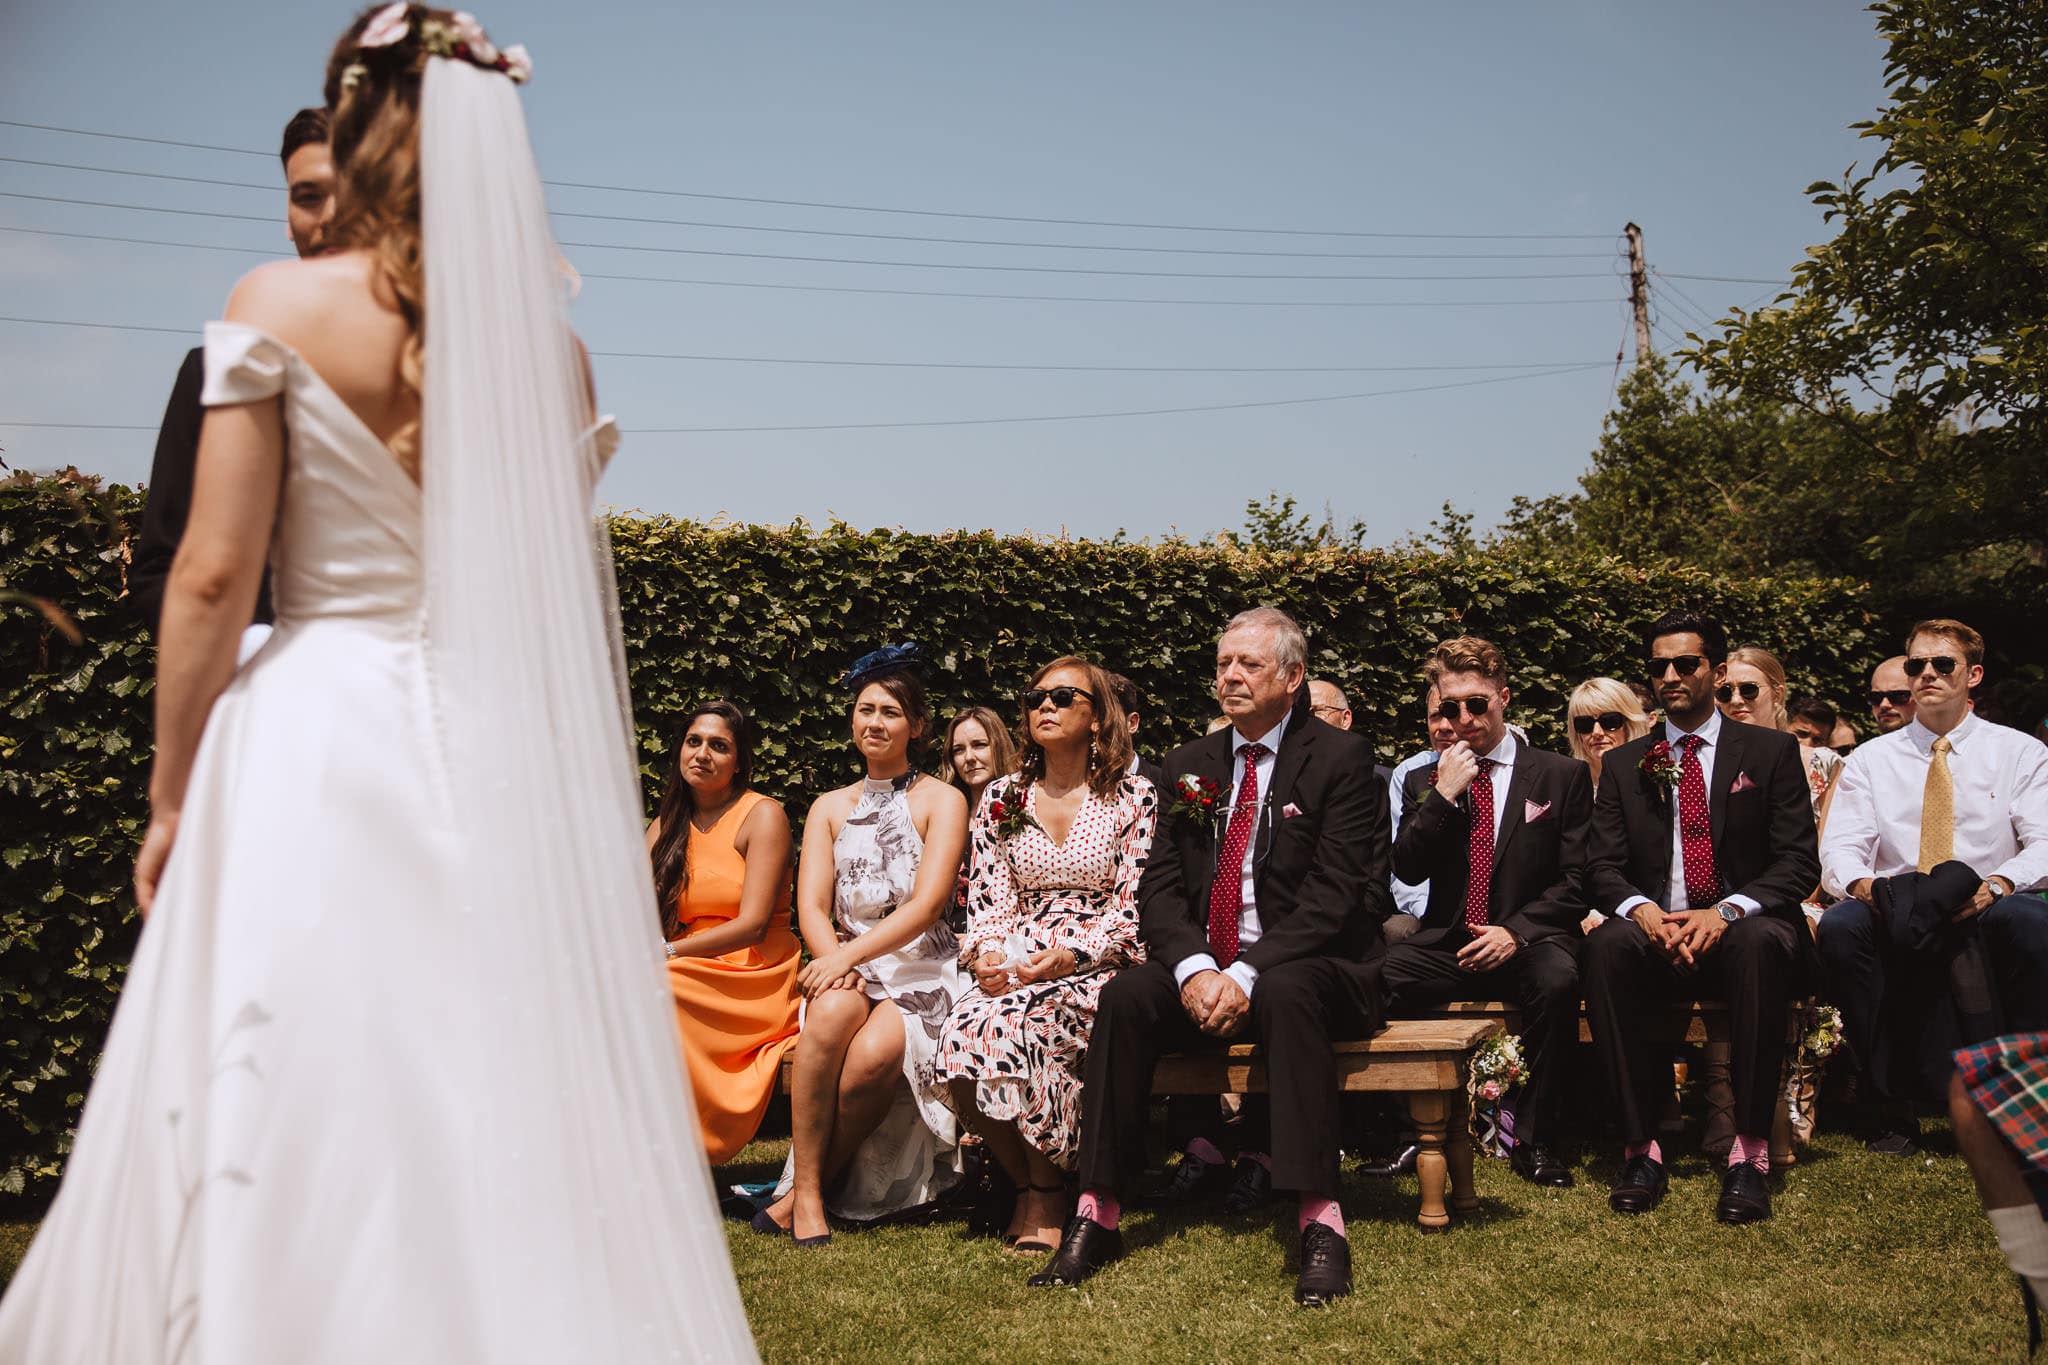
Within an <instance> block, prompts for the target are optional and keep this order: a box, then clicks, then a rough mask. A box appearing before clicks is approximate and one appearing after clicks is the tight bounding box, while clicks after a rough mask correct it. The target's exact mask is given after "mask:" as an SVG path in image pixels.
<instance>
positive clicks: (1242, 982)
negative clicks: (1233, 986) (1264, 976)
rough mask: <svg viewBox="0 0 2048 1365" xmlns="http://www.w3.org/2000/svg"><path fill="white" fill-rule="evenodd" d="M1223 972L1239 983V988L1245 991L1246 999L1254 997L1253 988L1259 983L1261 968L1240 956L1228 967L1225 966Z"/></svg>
mask: <svg viewBox="0 0 2048 1365" xmlns="http://www.w3.org/2000/svg"><path fill="white" fill-rule="evenodd" d="M1223 974H1224V975H1225V976H1227V977H1229V978H1230V979H1231V980H1232V981H1235V982H1236V983H1237V988H1238V989H1239V990H1241V991H1243V992H1244V998H1245V999H1247V1000H1249V999H1251V998H1252V988H1253V987H1254V986H1257V985H1258V984H1259V969H1258V968H1257V967H1254V966H1252V964H1251V963H1249V962H1246V961H1245V960H1244V959H1243V958H1239V959H1238V960H1237V961H1235V962H1233V963H1231V964H1230V965H1229V966H1228V967H1225V968H1224V969H1223Z"/></svg>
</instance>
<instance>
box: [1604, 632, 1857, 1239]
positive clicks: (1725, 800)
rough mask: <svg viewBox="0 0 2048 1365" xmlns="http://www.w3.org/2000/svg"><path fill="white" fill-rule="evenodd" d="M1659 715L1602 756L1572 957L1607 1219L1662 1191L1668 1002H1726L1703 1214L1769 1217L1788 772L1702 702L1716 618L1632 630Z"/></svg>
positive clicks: (1792, 834) (1654, 1200) (1792, 963)
mask: <svg viewBox="0 0 2048 1365" xmlns="http://www.w3.org/2000/svg"><path fill="white" fill-rule="evenodd" d="M1643 643H1644V646H1645V648H1644V655H1645V658H1644V666H1645V672H1646V673H1647V674H1648V676H1649V679H1650V683H1651V686H1653V687H1654V688H1655V689H1656V692H1657V700H1658V702H1659V704H1661V705H1662V707H1663V708H1664V723H1663V724H1662V725H1659V726H1657V727H1655V728H1653V729H1652V730H1651V731H1650V732H1649V733H1648V734H1646V735H1644V736H1642V737H1641V738H1639V739H1633V740H1630V741H1629V742H1628V743H1627V744H1624V745H1622V746H1621V747H1620V748H1618V749H1615V750H1614V751H1613V752H1611V753H1610V754H1608V755H1607V758H1606V760H1605V763H1604V764H1603V768H1602V777H1601V782H1600V790H1599V792H1598V793H1597V794H1596V795H1595V797H1594V801H1593V828H1592V833H1591V836H1590V844H1589V848H1588V850H1587V862H1586V890H1587V894H1588V897H1589V899H1590V900H1591V901H1592V904H1593V908H1594V909H1596V910H1600V911H1602V912H1604V913H1606V914H1608V915H1609V916H1611V918H1610V919H1609V920H1608V921H1607V922H1606V923H1605V924H1602V925H1601V926H1600V927H1599V928H1597V929H1595V930H1594V931H1593V932H1592V933H1591V934H1589V935H1587V937H1586V943H1585V947H1584V948H1583V949H1582V950H1581V952H1580V955H1579V975H1580V978H1581V979H1582V980H1583V981H1584V982H1585V989H1586V1013H1587V1020H1588V1023H1590V1025H1591V1026H1592V1031H1593V1043H1594V1048H1595V1050H1596V1051H1597V1052H1598V1053H1599V1055H1600V1060H1601V1064H1602V1066H1603V1067H1604V1069H1605V1070H1606V1072H1607V1076H1608V1082H1609V1085H1610V1087H1611V1089H1612V1092H1613V1094H1614V1096H1615V1099H1616V1101H1617V1102H1618V1105H1619V1108H1620V1114H1619V1115H1618V1117H1619V1119H1620V1126H1621V1136H1622V1142H1623V1143H1624V1148H1623V1153H1622V1155H1623V1167H1622V1177H1621V1182H1620V1184H1618V1185H1616V1186H1615V1188H1614V1190H1613V1192H1612V1193H1611V1194H1609V1196H1608V1201H1607V1202H1608V1204H1609V1205H1610V1206H1611V1207H1612V1208H1613V1209H1614V1210H1615V1212H1617V1213H1647V1212H1648V1211H1649V1210H1651V1209H1653V1208H1655V1207H1656V1206H1657V1204H1658V1203H1659V1201H1661V1200H1662V1199H1663V1197H1664V1192H1665V1188H1666V1181H1665V1175H1664V1153H1663V1149H1662V1148H1661V1146H1660V1145H1659V1144H1658V1142H1657V1119H1658V1114H1659V1111H1660V1109H1661V1107H1662V1099H1663V1097H1664V1096H1667V1095H1668V1094H1669V1093H1670V1088H1671V1068H1670V1066H1669V1062H1670V1055H1669V1050H1668V1048H1666V1047H1663V1046H1661V1045H1660V1042H1659V1039H1660V1037H1661V1036H1662V1031H1661V1030H1660V1029H1659V1028H1658V1027H1657V1026H1656V1025H1657V1016H1658V1015H1659V1014H1661V1013H1662V1012H1663V1011H1664V1010H1665V1008H1666V1007H1667V1006H1668V1005H1669V1004H1670V1003H1671V1002H1672V1001H1674V1000H1685V999H1699V998H1702V997H1705V998H1712V999H1724V1000H1726V1001H1727V1002H1728V1018H1729V1029H1730V1033H1731V1035H1732V1043H1733V1047H1732V1050H1731V1056H1730V1059H1729V1061H1730V1067H1729V1069H1730V1072H1731V1077H1732V1080H1733V1082H1734V1089H1735V1129H1736V1136H1735V1142H1734V1145H1733V1147H1732V1148H1731V1149H1730V1151H1729V1154H1728V1167H1727V1170H1726V1171H1725V1172H1724V1173H1723V1175H1722V1179H1721V1198H1720V1201H1719V1202H1718V1204H1717V1205H1716V1207H1715V1216H1716V1217H1717V1218H1718V1219H1719V1220H1720V1221H1722V1222H1724V1223H1750V1222H1755V1221H1757V1220H1759V1219H1764V1218H1768V1217H1770V1216H1771V1194H1770V1185H1769V1182H1768V1179H1767V1177H1768V1175H1769V1172H1770V1146H1769V1142H1768V1136H1769V1133H1770V1131H1771V1117H1772V1114H1773V1112H1774V1110H1775V1107H1776V1102H1777V1094H1778V1078H1779V1071H1780V1068H1781V1066H1782V1064H1783V1061H1784V1053H1785V1030H1786V1020H1787V1016H1788V1014H1789V1012H1790V1010H1791V1004H1792V991H1793V985H1794V982H1795V981H1797V980H1798V979H1799V977H1800V975H1801V973H1802V972H1803V971H1804V970H1806V969H1808V968H1809V966H1810V960H1811V956H1812V942H1811V939H1810V936H1809V935H1808V934H1807V932H1806V922H1805V918H1804V916H1803V915H1802V914H1801V913H1800V910H1799V905H1800V902H1801V901H1803V900H1804V899H1805V898H1806V895H1807V893H1808V892H1809V891H1811V890H1812V889H1813V886H1814V883H1815V882H1816V881H1817V880H1818V878H1819V876H1820V858H1819V851H1818V849H1817V848H1816V846H1815V841H1814V833H1813V807H1812V804H1811V799H1810V797H1809V795H1808V787H1807V781H1806V766H1805V763H1804V761H1803V760H1802V758H1801V756H1800V752H1799V745H1798V743H1797V742H1796V741H1795V740H1794V739H1793V738H1792V736H1790V735H1788V734H1783V733H1781V732H1779V731H1776V730H1766V729H1763V728H1762V727H1760V726H1755V725H1745V724H1743V723H1742V722H1740V721H1734V720H1729V719H1727V718H1726V717H1724V716H1722V715H1721V713H1720V712H1719V711H1717V710H1716V709H1715V707H1714V686H1715V684H1716V683H1717V682H1719V681H1720V680H1721V672H1722V667H1723V665H1724V663H1725V661H1726V660H1727V657H1728V635H1727V632H1726V631H1725V630H1723V629H1722V627H1721V625H1720V623H1719V622H1717V621H1714V620H1712V619H1710V618H1708V617H1705V616H1702V615H1699V614H1697V613H1694V612H1672V613H1670V614H1669V615H1666V616H1664V617H1661V618H1659V619H1658V620H1657V621H1656V622H1655V623H1653V624H1652V625H1651V626H1650V628H1649V629H1648V630H1647V631H1646V632H1645V633H1644V637H1643Z"/></svg>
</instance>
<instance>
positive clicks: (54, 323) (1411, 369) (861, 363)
mask: <svg viewBox="0 0 2048 1365" xmlns="http://www.w3.org/2000/svg"><path fill="white" fill-rule="evenodd" d="M0 322H13V323H20V324H23V325H26V326H33V327H87V328H92V329H94V330H97V331H108V332H151V333H164V334H168V335H172V336H182V337H190V336H191V335H192V329H191V328H189V327H154V326H150V325H148V324H145V323H129V322H79V321H75V320H72V319H69V318H23V317H9V316H4V315H0ZM590 354H591V355H592V356H594V357H601V358H604V359H610V360H687V361H698V362H703V363H707V364H725V365H824V366H834V367H841V366H844V367H851V368H859V369H882V370H1004V371H1012V370H1016V371H1033V372H1037V371H1046V372H1057V373H1066V374H1400V373H1417V372H1420V373H1430V374H1436V373H1443V372H1446V371H1454V370H1530V371H1537V370H1555V369H1569V368H1571V367H1573V366H1578V365H1584V364H1588V363H1599V362H1587V361H1577V360H1541V361H1511V362H1507V363H1504V364H1496V365H1485V364H1473V363H1469V362H1460V363H1457V364H1451V365H1020V364H982V363H976V362H970V361H958V360H849V359H842V358H837V357H812V356H770V355H712V354H690V353H683V352H675V351H597V350H593V351H591V352H590Z"/></svg>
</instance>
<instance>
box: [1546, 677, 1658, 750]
mask: <svg viewBox="0 0 2048 1365" xmlns="http://www.w3.org/2000/svg"><path fill="white" fill-rule="evenodd" d="M1609 711H1619V712H1621V714H1622V716H1623V718H1624V719H1626V720H1627V722H1628V737H1629V738H1630V739H1641V738H1642V737H1643V736H1644V735H1647V734H1649V733H1650V724H1651V721H1650V715H1649V713H1648V712H1647V711H1645V710H1643V702H1642V698H1640V697H1638V696H1637V695H1636V692H1635V689H1634V688H1632V687H1630V686H1629V685H1628V684H1627V683H1625V682H1617V681H1616V680H1615V679H1613V678H1588V679H1586V680H1585V681H1584V682H1582V683H1580V684H1579V685H1578V686H1577V687H1574V688H1573V689H1572V695H1571V698H1570V700H1568V701H1567V702H1565V705H1564V720H1565V725H1564V732H1565V738H1566V739H1568V740H1570V741H1571V746H1572V757H1573V758H1576V759H1578V760H1579V761H1580V762H1581V763H1584V762H1588V761H1590V758H1591V756H1590V755H1589V754H1587V752H1586V741H1585V740H1583V739H1581V738H1580V737H1579V732H1578V731H1577V730H1575V729H1573V728H1572V723H1571V722H1572V718H1573V717H1574V716H1598V715H1604V714H1606V713H1607V712H1609Z"/></svg>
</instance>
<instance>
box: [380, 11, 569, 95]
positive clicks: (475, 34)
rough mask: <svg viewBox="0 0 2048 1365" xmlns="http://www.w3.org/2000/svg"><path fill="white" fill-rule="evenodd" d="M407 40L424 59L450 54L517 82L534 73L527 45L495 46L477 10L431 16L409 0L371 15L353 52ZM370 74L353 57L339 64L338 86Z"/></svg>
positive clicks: (521, 81) (454, 57) (524, 80)
mask: <svg viewBox="0 0 2048 1365" xmlns="http://www.w3.org/2000/svg"><path fill="white" fill-rule="evenodd" d="M408 40H411V41H413V42H414V43H415V45H416V46H417V48H418V50H419V54H420V57H421V60H422V62H423V63H424V60H425V59H426V58H428V57H449V58H453V59H454V60H456V61H463V62H468V63H469V64H470V65H471V66H476V67H481V68H483V69H484V70H485V71H497V72H502V73H503V74H505V75H507V76H509V77H511V78H512V81H513V83H514V84H515V85H524V84H525V83H526V81H527V79H528V78H529V77H531V76H532V75H533V59H532V58H531V57H529V56H527V55H526V48H525V47H524V46H523V45H521V44H519V43H514V44H513V45H512V46H510V47H508V48H506V49H505V50H504V51H502V52H501V51H499V50H498V48H497V47H496V46H495V45H494V44H493V43H492V42H491V40H490V38H489V37H488V36H487V35H486V34H485V33H484V28H483V25H482V24H479V23H478V22H477V21H476V16H475V15H473V14H468V13H460V14H457V15H456V16H455V17H454V18H453V19H440V18H435V17H433V16H431V15H429V14H428V13H427V12H426V6H424V5H412V4H408V3H406V0H394V3H392V4H389V5H386V6H385V7H384V8H383V9H380V10H378V11H377V12H376V13H375V14H373V15H371V16H370V22H369V23H367V24H365V25H364V26H363V33H362V36H361V37H360V38H358V39H356V53H357V55H358V56H362V55H366V54H368V53H371V52H375V51H378V50H379V49H382V48H387V47H397V46H399V45H400V44H402V43H405V42H407V41H408ZM369 74H370V69H369V67H367V66H365V65H364V64H363V63H362V62H360V61H356V62H351V63H349V65H347V66H346V67H344V68H342V72H341V88H342V89H343V90H353V89H355V88H356V83H357V82H358V81H360V80H362V78H363V77H365V76H367V75H369Z"/></svg>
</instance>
